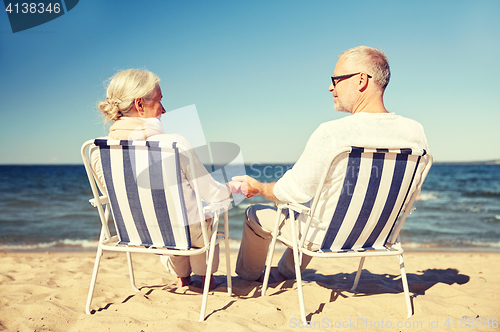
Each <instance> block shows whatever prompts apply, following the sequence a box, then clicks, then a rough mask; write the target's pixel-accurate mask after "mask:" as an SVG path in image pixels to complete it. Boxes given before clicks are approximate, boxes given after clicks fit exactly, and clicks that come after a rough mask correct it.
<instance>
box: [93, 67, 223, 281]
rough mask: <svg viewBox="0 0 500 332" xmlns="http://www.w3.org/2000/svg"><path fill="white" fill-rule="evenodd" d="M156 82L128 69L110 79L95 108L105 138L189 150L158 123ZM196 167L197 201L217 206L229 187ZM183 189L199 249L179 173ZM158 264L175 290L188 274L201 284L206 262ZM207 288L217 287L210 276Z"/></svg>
mask: <svg viewBox="0 0 500 332" xmlns="http://www.w3.org/2000/svg"><path fill="white" fill-rule="evenodd" d="M159 82H160V79H159V78H158V77H157V76H156V75H155V74H153V73H151V72H149V71H144V70H137V69H128V70H124V71H121V72H119V73H117V74H116V75H115V76H113V77H112V79H111V81H110V83H109V86H108V88H107V93H106V100H105V101H102V102H100V103H99V104H98V108H99V110H100V111H101V112H102V114H103V115H104V117H105V120H106V122H107V121H114V123H113V124H112V125H111V127H110V131H109V135H108V138H112V139H119V140H156V141H160V140H167V141H177V142H179V143H181V144H182V145H184V146H185V147H187V148H188V149H189V148H191V145H190V144H189V142H188V141H187V140H186V139H185V138H184V137H182V136H181V135H177V134H165V133H164V132H163V126H162V124H161V122H160V118H161V115H162V114H164V113H165V109H164V108H163V106H162V104H161V99H162V97H163V96H162V93H161V89H160V86H159ZM96 152H97V151H92V152H91V160H92V167H93V168H94V170H95V171H96V173H97V175H98V178H99V180H100V181H101V183H103V184H104V181H103V178H102V170H101V163H100V158H99V154H98V153H96ZM197 162H198V166H199V168H200V169H202V171H203V172H205V173H206V174H205V175H208V176H201V177H199V178H198V184H199V188H200V194H201V198H202V199H203V200H204V201H206V202H209V203H211V202H217V201H221V200H224V199H227V198H228V197H229V194H230V193H231V187H230V186H228V185H225V184H221V183H219V182H217V181H215V180H214V179H213V178H212V177H211V176H210V175H209V174H208V172H207V171H206V170H205V168H204V167H203V165H201V163H200V162H199V161H197ZM182 174H183V176H184V180H185V181H183V182H185V183H186V184H187V185H186V188H187V190H186V189H185V190H184V195H185V196H186V199H185V201H186V208H187V213H188V220H190V226H189V227H190V234H191V243H192V245H193V246H195V247H197V246H198V247H201V246H203V244H204V243H203V237H202V233H201V228H200V223H199V222H191V220H196V216H197V215H198V207H197V205H196V200H195V199H194V191H193V190H192V189H191V188H192V186H191V185H190V184H189V179H188V178H187V177H186V172H184V171H183V172H182ZM161 262H162V263H163V265H164V266H165V267H166V268H167V270H168V271H169V272H170V273H172V274H175V275H176V276H177V286H178V287H182V286H185V285H188V284H189V283H190V282H191V277H190V276H191V273H194V274H197V275H200V276H201V277H202V279H203V281H204V280H205V273H206V268H207V266H206V261H205V255H197V256H161ZM218 264H219V247H218V245H217V246H216V252H215V255H214V262H213V265H212V273H214V272H216V271H217V268H218ZM210 285H211V286H212V287H211V288H214V287H216V286H217V282H216V281H215V279H214V278H213V276H212V280H211V281H210Z"/></svg>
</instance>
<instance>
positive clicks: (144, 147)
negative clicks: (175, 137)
mask: <svg viewBox="0 0 500 332" xmlns="http://www.w3.org/2000/svg"><path fill="white" fill-rule="evenodd" d="M94 144H95V145H96V146H98V147H99V153H100V156H101V164H102V170H103V175H104V180H105V183H106V188H107V191H108V195H109V202H110V204H111V212H112V214H113V217H114V218H113V219H114V222H115V228H116V230H117V233H118V237H119V239H120V242H119V244H127V245H137V246H153V247H165V248H170V249H190V247H191V237H190V235H189V223H188V220H187V211H186V205H185V202H184V194H183V192H182V190H183V189H182V179H181V170H180V155H179V149H178V148H177V146H176V144H177V143H176V142H172V143H169V144H164V145H163V146H162V147H160V142H148V141H113V140H109V141H108V140H95V142H94ZM172 170H173V171H172Z"/></svg>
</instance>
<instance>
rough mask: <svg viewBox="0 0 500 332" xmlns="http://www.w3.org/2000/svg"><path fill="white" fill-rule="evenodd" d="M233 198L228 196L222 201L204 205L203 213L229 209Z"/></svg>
mask: <svg viewBox="0 0 500 332" xmlns="http://www.w3.org/2000/svg"><path fill="white" fill-rule="evenodd" d="M231 201H232V199H230V198H228V199H225V200H223V201H220V202H214V203H210V204H208V205H205V206H204V207H203V213H213V212H217V211H220V210H226V211H227V210H229V205H230V204H231Z"/></svg>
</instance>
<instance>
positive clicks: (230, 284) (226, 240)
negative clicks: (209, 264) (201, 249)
mask: <svg viewBox="0 0 500 332" xmlns="http://www.w3.org/2000/svg"><path fill="white" fill-rule="evenodd" d="M224 246H225V248H226V278H227V296H231V295H233V282H232V279H231V257H230V251H229V217H228V213H227V211H224Z"/></svg>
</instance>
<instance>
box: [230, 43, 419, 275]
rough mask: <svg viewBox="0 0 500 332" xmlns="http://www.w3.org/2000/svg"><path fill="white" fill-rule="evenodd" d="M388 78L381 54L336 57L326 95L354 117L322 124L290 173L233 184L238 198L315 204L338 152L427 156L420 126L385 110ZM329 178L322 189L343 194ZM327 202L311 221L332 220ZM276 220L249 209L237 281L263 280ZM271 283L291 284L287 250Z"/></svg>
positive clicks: (268, 212) (365, 50) (360, 51)
mask: <svg viewBox="0 0 500 332" xmlns="http://www.w3.org/2000/svg"><path fill="white" fill-rule="evenodd" d="M390 76H391V74H390V70H389V64H388V61H387V58H386V56H385V55H384V54H383V53H382V52H381V51H379V50H376V49H374V48H370V47H366V46H359V47H355V48H352V49H349V50H347V51H345V52H343V53H342V54H340V55H339V59H338V62H337V65H336V66H335V70H334V76H333V77H332V84H330V86H329V88H328V90H329V91H330V92H331V93H332V95H333V101H334V103H335V109H336V110H337V111H339V112H346V113H351V114H352V115H351V116H348V117H344V118H342V119H339V120H334V121H330V122H326V123H323V124H321V125H320V126H319V127H318V128H317V129H316V130H315V132H314V133H313V134H312V135H311V137H310V138H309V141H308V142H307V145H306V147H305V149H304V151H303V153H302V155H301V156H300V158H299V160H298V161H297V162H296V163H295V165H294V166H293V168H292V169H290V170H289V171H288V172H286V173H285V174H284V175H283V177H282V178H281V179H279V180H278V181H277V182H274V183H261V182H258V181H257V180H255V179H253V178H251V177H249V176H245V177H243V176H242V177H235V178H233V179H234V180H239V181H243V184H242V192H243V193H244V194H245V195H246V196H247V197H251V196H255V195H261V196H263V197H265V198H268V199H270V200H273V201H283V202H298V203H305V202H309V201H310V200H311V199H312V198H313V196H314V193H315V190H316V188H317V185H318V183H319V181H320V179H319V178H320V176H321V173H322V170H324V169H325V167H329V166H330V165H329V161H330V160H331V158H332V156H333V154H334V152H335V151H336V150H337V149H339V148H340V147H344V146H364V147H379V148H402V147H404V148H412V149H427V150H428V144H427V139H426V137H425V134H424V130H423V128H422V126H421V125H420V124H419V123H418V122H416V121H414V120H410V119H407V118H404V117H402V116H399V115H396V114H394V113H389V112H388V111H387V110H386V108H385V106H384V101H383V96H384V91H385V88H386V87H387V84H388V83H389V78H390ZM332 173H333V174H332V175H331V176H329V177H328V178H327V180H326V182H325V184H326V185H328V186H329V190H330V192H332V193H334V192H335V191H336V190H338V191H340V190H341V183H340V184H339V183H338V182H339V181H336V179H338V178H340V177H341V174H340V173H341V172H340V171H339V174H337V173H336V171H335V170H334V171H333V172H332ZM323 196H326V195H323ZM328 196H332V195H328ZM329 201H330V202H329ZM331 201H332V200H328V199H327V198H323V201H320V202H319V203H318V207H321V208H317V211H318V212H317V214H316V215H315V216H314V217H316V218H317V219H318V220H331V217H332V215H333V212H334V206H335V204H332V202H331ZM287 217H288V216H287V215H285V214H283V215H282V216H281V218H282V219H284V218H287ZM275 220H276V208H272V207H269V206H265V205H254V206H251V207H249V208H248V209H247V211H246V219H245V225H244V230H243V236H242V241H241V247H240V251H239V254H238V260H237V263H236V273H237V274H238V275H239V276H240V277H242V278H244V279H246V280H262V272H263V270H264V265H265V260H266V254H267V250H268V246H269V243H270V241H271V230H272V229H273V225H274V222H275ZM320 229H321V227H318V230H319V231H317V233H318V234H320V233H321V230H320ZM280 232H281V234H282V236H284V237H288V238H290V237H291V234H290V233H291V232H290V230H289V223H286V225H285V227H282V228H281V229H280ZM318 237H320V236H318ZM310 240H311V241H306V245H307V246H308V247H309V249H311V250H316V249H319V246H320V245H321V243H315V242H314V239H310ZM310 259H311V257H309V256H305V255H304V256H303V259H302V266H301V269H302V270H304V269H305V267H306V266H307V264H308V263H309V261H310ZM271 278H272V279H273V281H274V282H279V281H282V280H284V279H293V278H295V270H294V264H293V253H292V250H291V249H289V248H288V249H287V250H286V251H285V253H284V254H283V256H282V258H281V260H280V262H279V264H278V268H277V269H276V268H273V269H272V274H271Z"/></svg>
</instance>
